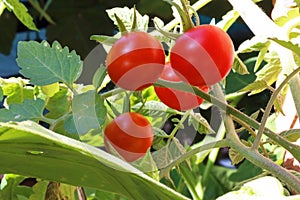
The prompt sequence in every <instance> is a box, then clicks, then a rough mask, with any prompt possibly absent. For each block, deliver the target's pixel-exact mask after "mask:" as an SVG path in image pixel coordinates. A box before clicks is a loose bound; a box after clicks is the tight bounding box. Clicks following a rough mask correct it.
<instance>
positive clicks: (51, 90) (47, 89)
mask: <svg viewBox="0 0 300 200" xmlns="http://www.w3.org/2000/svg"><path fill="white" fill-rule="evenodd" d="M41 90H42V92H43V93H44V94H45V95H47V96H48V97H52V96H53V95H54V94H55V93H56V92H58V91H59V83H58V82H56V83H52V84H50V85H44V86H41Z"/></svg>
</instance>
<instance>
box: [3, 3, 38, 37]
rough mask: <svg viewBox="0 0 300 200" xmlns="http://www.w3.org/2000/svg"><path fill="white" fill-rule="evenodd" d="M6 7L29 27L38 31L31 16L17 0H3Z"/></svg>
mask: <svg viewBox="0 0 300 200" xmlns="http://www.w3.org/2000/svg"><path fill="white" fill-rule="evenodd" d="M3 3H4V4H5V6H6V8H7V9H8V10H9V11H12V12H13V13H14V14H15V15H16V17H17V18H18V19H19V20H20V21H21V22H22V23H23V24H24V25H25V26H27V27H28V28H29V29H31V30H35V31H38V29H37V27H36V26H35V24H34V23H33V18H32V17H31V15H30V14H29V13H28V9H27V8H26V6H24V4H23V3H22V2H20V1H19V0H3Z"/></svg>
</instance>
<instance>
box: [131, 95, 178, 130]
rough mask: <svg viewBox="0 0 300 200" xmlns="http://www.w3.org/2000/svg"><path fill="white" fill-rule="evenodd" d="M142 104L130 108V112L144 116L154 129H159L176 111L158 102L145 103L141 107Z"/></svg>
mask: <svg viewBox="0 0 300 200" xmlns="http://www.w3.org/2000/svg"><path fill="white" fill-rule="evenodd" d="M141 106H142V103H138V104H135V105H134V106H132V107H131V109H132V111H135V112H136V111H139V112H140V113H141V114H142V115H144V116H146V117H147V118H148V119H149V121H150V123H151V125H152V126H154V127H159V128H160V127H161V126H162V125H163V124H164V123H165V122H166V120H167V119H168V118H169V117H170V116H171V115H174V114H177V113H176V111H174V110H172V109H169V108H168V107H167V106H166V105H165V104H163V103H162V102H159V101H154V100H150V101H146V103H145V104H144V105H143V106H142V108H141Z"/></svg>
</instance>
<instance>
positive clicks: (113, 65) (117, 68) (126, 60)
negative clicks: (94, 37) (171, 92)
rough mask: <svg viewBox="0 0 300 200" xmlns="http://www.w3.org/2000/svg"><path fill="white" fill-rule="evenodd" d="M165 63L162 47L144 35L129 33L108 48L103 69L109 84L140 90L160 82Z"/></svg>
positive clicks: (153, 38)
mask: <svg viewBox="0 0 300 200" xmlns="http://www.w3.org/2000/svg"><path fill="white" fill-rule="evenodd" d="M164 63H165V53H164V50H163V48H162V45H161V43H160V42H159V41H158V40H157V39H156V38H155V37H153V36H152V35H150V34H148V33H145V32H130V33H127V34H125V35H124V36H122V37H121V38H120V39H119V40H118V41H117V42H116V43H115V44H114V45H113V46H112V48H111V50H110V51H109V53H108V55H107V57H106V65H107V71H108V75H109V76H110V78H111V80H112V81H113V82H114V83H115V84H116V85H118V86H119V87H121V88H124V89H126V90H131V91H136V90H142V89H144V88H146V87H148V86H150V85H152V84H153V83H155V82H156V80H157V79H158V78H159V76H160V74H161V72H162V70H163V68H164Z"/></svg>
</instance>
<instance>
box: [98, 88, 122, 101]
mask: <svg viewBox="0 0 300 200" xmlns="http://www.w3.org/2000/svg"><path fill="white" fill-rule="evenodd" d="M125 91H126V90H124V89H122V88H115V89H113V90H109V91H108V92H105V93H102V94H101V96H102V97H103V98H104V99H106V98H108V97H111V96H113V95H115V94H119V93H122V92H125Z"/></svg>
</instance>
